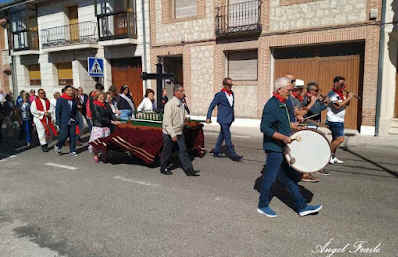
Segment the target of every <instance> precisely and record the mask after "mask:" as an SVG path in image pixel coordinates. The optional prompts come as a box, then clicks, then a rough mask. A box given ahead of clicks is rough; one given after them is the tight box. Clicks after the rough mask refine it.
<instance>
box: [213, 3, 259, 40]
mask: <svg viewBox="0 0 398 257" xmlns="http://www.w3.org/2000/svg"><path fill="white" fill-rule="evenodd" d="M215 25H216V36H217V37H228V36H232V35H242V34H244V35H248V34H249V35H259V34H260V33H261V1H260V0H252V1H248V2H242V3H236V4H229V5H224V6H219V7H216V22H215Z"/></svg>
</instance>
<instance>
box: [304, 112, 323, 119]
mask: <svg viewBox="0 0 398 257" xmlns="http://www.w3.org/2000/svg"><path fill="white" fill-rule="evenodd" d="M318 115H319V113H316V114H313V115H311V116H308V117H307V118H304V119H303V121H305V120H308V119H311V118H314V117H316V116H318Z"/></svg>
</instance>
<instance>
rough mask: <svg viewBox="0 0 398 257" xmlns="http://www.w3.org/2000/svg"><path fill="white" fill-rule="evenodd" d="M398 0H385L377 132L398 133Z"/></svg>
mask: <svg viewBox="0 0 398 257" xmlns="http://www.w3.org/2000/svg"><path fill="white" fill-rule="evenodd" d="M397 22H398V1H396V0H386V14H385V21H384V23H385V25H384V31H382V33H383V34H384V40H381V41H380V42H381V45H382V47H383V48H384V49H383V51H382V52H383V56H382V58H381V61H382V63H383V64H382V65H383V66H382V76H381V81H380V83H381V85H382V88H381V92H380V120H379V134H380V135H388V134H396V135H397V134H398V73H397V62H398V61H397V60H398V24H397Z"/></svg>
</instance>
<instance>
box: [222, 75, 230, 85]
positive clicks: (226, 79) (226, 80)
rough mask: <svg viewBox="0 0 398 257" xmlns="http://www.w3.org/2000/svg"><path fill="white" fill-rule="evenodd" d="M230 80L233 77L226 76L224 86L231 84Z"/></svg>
mask: <svg viewBox="0 0 398 257" xmlns="http://www.w3.org/2000/svg"><path fill="white" fill-rule="evenodd" d="M228 80H232V79H231V78H230V77H226V78H225V79H224V80H223V81H222V84H223V86H225V85H229V84H228Z"/></svg>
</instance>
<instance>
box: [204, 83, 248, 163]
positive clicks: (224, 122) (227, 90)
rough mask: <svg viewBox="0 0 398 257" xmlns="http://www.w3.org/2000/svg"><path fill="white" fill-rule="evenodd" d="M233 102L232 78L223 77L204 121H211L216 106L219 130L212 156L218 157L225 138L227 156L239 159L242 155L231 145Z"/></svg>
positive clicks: (234, 159) (235, 159)
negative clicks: (220, 86)
mask: <svg viewBox="0 0 398 257" xmlns="http://www.w3.org/2000/svg"><path fill="white" fill-rule="evenodd" d="M234 102H235V98H234V93H233V92H232V79H231V78H225V79H224V80H223V89H221V91H220V92H218V93H217V94H216V95H215V96H214V99H213V101H212V102H211V104H210V106H209V110H208V112H207V116H206V122H207V123H210V122H211V115H212V113H213V110H214V108H215V107H216V106H217V110H218V112H217V122H218V123H219V124H220V127H221V130H220V134H219V136H218V139H217V143H216V145H215V147H214V150H213V156H214V157H215V158H218V157H220V151H221V145H222V143H223V142H224V140H225V145H226V146H227V149H228V152H227V155H228V157H229V158H231V160H233V161H240V160H241V159H242V158H243V157H242V156H240V155H238V154H237V153H236V152H235V149H234V147H233V145H232V140H231V131H230V127H231V125H232V122H234V120H235V112H234V106H235V103H234Z"/></svg>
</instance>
